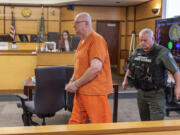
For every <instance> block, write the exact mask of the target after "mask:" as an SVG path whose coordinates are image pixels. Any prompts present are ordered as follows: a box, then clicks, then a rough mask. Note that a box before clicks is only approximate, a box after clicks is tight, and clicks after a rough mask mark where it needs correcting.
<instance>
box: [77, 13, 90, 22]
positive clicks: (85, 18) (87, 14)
mask: <svg viewBox="0 0 180 135" xmlns="http://www.w3.org/2000/svg"><path fill="white" fill-rule="evenodd" d="M79 16H80V17H82V18H84V20H86V21H88V22H89V24H90V25H91V24H92V20H91V16H90V14H89V13H87V12H81V13H79V14H77V16H76V18H77V17H79Z"/></svg>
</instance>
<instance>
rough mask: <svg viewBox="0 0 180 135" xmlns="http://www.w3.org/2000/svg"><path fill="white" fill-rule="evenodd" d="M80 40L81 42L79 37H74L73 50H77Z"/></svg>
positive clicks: (72, 41)
mask: <svg viewBox="0 0 180 135" xmlns="http://www.w3.org/2000/svg"><path fill="white" fill-rule="evenodd" d="M80 40H81V38H80V37H79V36H73V37H72V40H71V43H72V48H73V50H76V49H77V46H78V44H79V41H80Z"/></svg>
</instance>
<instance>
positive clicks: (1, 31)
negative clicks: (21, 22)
mask: <svg viewBox="0 0 180 135" xmlns="http://www.w3.org/2000/svg"><path fill="white" fill-rule="evenodd" d="M0 34H4V20H3V19H2V20H0Z"/></svg>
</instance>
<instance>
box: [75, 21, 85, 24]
mask: <svg viewBox="0 0 180 135" xmlns="http://www.w3.org/2000/svg"><path fill="white" fill-rule="evenodd" d="M81 22H87V21H76V22H74V23H73V25H77V24H79V23H81Z"/></svg>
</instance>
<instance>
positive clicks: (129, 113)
mask: <svg viewBox="0 0 180 135" xmlns="http://www.w3.org/2000/svg"><path fill="white" fill-rule="evenodd" d="M122 79H123V78H122V77H120V76H119V75H113V80H114V81H116V82H117V83H119V84H120V87H119V90H120V91H119V100H118V103H119V104H118V122H130V121H140V118H139V113H138V109H137V101H136V90H135V89H134V88H130V87H128V90H127V91H122V87H121V83H122ZM109 101H110V104H111V110H112V111H113V94H111V95H110V97H109ZM17 102H19V101H18V99H17V98H16V96H15V95H2V94H1V95H0V127H13V126H23V123H22V119H21V114H22V109H19V108H17ZM70 115H71V113H70V112H69V111H65V110H64V109H62V110H60V111H58V112H57V113H56V115H55V116H54V117H51V118H47V119H46V122H47V124H48V125H59V124H67V123H68V119H69V117H70ZM165 119H167V120H168V119H180V114H179V113H177V112H170V116H169V117H166V118H165ZM33 120H34V121H36V122H38V123H41V122H42V120H41V119H39V118H38V117H37V116H36V115H33Z"/></svg>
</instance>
